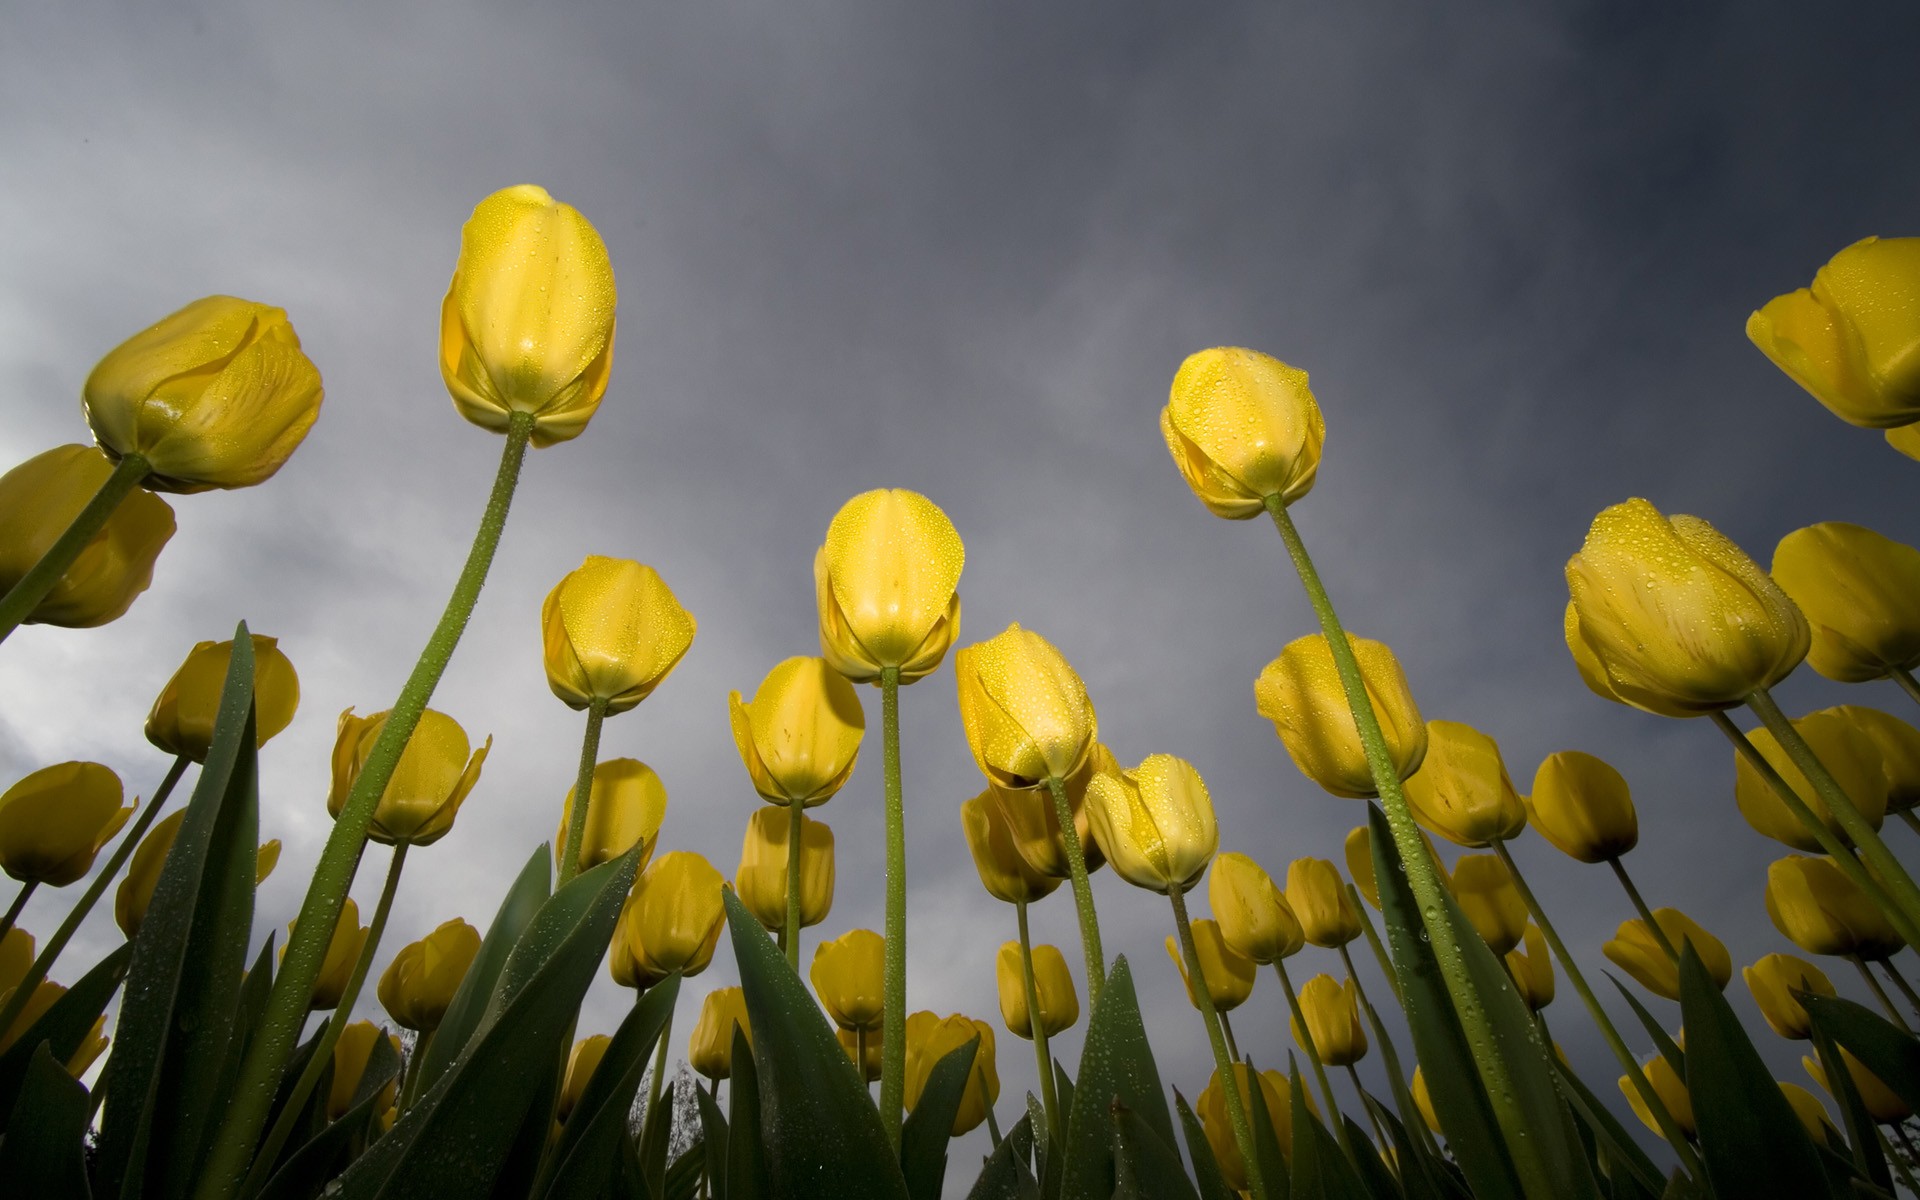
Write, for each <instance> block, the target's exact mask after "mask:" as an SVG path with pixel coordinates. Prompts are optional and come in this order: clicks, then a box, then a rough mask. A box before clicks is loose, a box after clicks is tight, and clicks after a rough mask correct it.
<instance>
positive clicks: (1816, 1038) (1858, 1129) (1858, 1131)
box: [1811, 1020, 1893, 1192]
mask: <svg viewBox="0 0 1920 1200" xmlns="http://www.w3.org/2000/svg"><path fill="white" fill-rule="evenodd" d="M1811 1024H1812V1026H1813V1028H1812V1030H1811V1033H1812V1034H1813V1038H1812V1040H1813V1052H1814V1053H1815V1054H1817V1055H1819V1056H1820V1065H1821V1066H1822V1067H1824V1068H1826V1072H1827V1090H1828V1091H1829V1092H1831V1093H1832V1094H1833V1098H1834V1101H1835V1102H1836V1103H1837V1104H1839V1106H1840V1116H1841V1118H1842V1119H1843V1120H1844V1121H1845V1122H1846V1126H1847V1141H1848V1142H1849V1143H1851V1149H1852V1151H1853V1162H1854V1165H1855V1166H1856V1167H1858V1168H1859V1171H1860V1174H1861V1175H1862V1176H1864V1177H1865V1178H1867V1179H1871V1180H1872V1181H1873V1182H1875V1183H1876V1184H1878V1185H1880V1187H1882V1188H1884V1189H1885V1190H1886V1191H1888V1192H1892V1191H1893V1176H1892V1175H1891V1174H1890V1173H1889V1171H1888V1169H1887V1158H1886V1155H1885V1154H1883V1153H1881V1150H1880V1133H1879V1130H1878V1129H1877V1128H1876V1127H1875V1125H1874V1121H1873V1114H1872V1113H1870V1112H1868V1111H1867V1105H1866V1102H1865V1101H1863V1100H1862V1099H1860V1089H1859V1088H1857V1087H1855V1086H1854V1083H1853V1072H1851V1071H1849V1070H1847V1069H1846V1066H1845V1063H1844V1061H1843V1060H1842V1059H1841V1057H1840V1048H1839V1046H1838V1044H1837V1043H1835V1042H1834V1040H1833V1037H1832V1036H1831V1035H1830V1034H1828V1033H1827V1031H1826V1029H1825V1027H1824V1026H1823V1025H1822V1023H1821V1022H1820V1021H1818V1020H1815V1021H1813V1022H1811ZM1856 1057H1857V1056H1856Z"/></svg>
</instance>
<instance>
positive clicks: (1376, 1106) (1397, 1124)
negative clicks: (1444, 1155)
mask: <svg viewBox="0 0 1920 1200" xmlns="http://www.w3.org/2000/svg"><path fill="white" fill-rule="evenodd" d="M1366 1100H1367V1108H1368V1111H1370V1112H1372V1114H1373V1119H1374V1120H1376V1121H1378V1122H1380V1125H1381V1127H1382V1128H1383V1129H1385V1130H1386V1134H1387V1140H1388V1141H1389V1142H1390V1143H1392V1146H1393V1157H1394V1162H1395V1163H1397V1164H1398V1165H1399V1168H1400V1182H1399V1191H1400V1194H1401V1195H1403V1196H1405V1197H1406V1200H1443V1198H1444V1197H1450V1196H1454V1195H1456V1194H1457V1195H1458V1196H1459V1197H1460V1198H1461V1200H1469V1198H1468V1197H1467V1194H1466V1191H1465V1189H1459V1190H1458V1191H1457V1193H1456V1190H1455V1189H1454V1188H1453V1187H1452V1186H1451V1182H1452V1181H1451V1180H1449V1179H1448V1178H1447V1177H1446V1175H1445V1173H1444V1172H1442V1171H1440V1170H1439V1169H1438V1168H1437V1166H1436V1164H1435V1162H1434V1160H1433V1157H1432V1156H1431V1155H1430V1154H1428V1153H1427V1149H1426V1146H1425V1145H1424V1144H1422V1143H1421V1141H1420V1140H1419V1139H1418V1138H1416V1137H1415V1136H1414V1135H1413V1134H1411V1133H1409V1132H1408V1131H1407V1127H1406V1124H1405V1123H1404V1122H1402V1121H1401V1120H1400V1118H1399V1117H1398V1116H1396V1115H1394V1112H1393V1110H1392V1109H1390V1108H1388V1107H1387V1106H1386V1105H1385V1104H1382V1103H1381V1102H1380V1101H1379V1099H1378V1098H1376V1097H1373V1096H1368V1097H1367V1098H1366ZM1387 1194H1388V1195H1392V1194H1393V1193H1391V1192H1389V1193H1387Z"/></svg>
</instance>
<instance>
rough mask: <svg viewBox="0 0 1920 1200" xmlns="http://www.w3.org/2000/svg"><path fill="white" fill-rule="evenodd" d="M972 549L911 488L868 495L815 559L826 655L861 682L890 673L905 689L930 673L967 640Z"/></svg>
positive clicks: (835, 527)
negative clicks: (966, 572) (965, 594)
mask: <svg viewBox="0 0 1920 1200" xmlns="http://www.w3.org/2000/svg"><path fill="white" fill-rule="evenodd" d="M966 561H967V549H966V546H964V545H963V544H962V543H961V541H960V534H959V531H957V530H956V529H954V527H953V522H952V521H950V520H948V519H947V514H946V513H944V512H941V511H940V506H939V505H937V504H935V503H934V502H933V501H931V500H929V499H927V498H926V497H925V496H922V495H920V494H919V493H918V492H909V491H907V490H906V489H904V488H893V489H887V488H881V489H878V490H876V491H871V492H862V493H860V494H859V495H858V496H855V497H854V498H853V499H851V500H849V501H847V502H846V503H845V504H844V505H842V506H841V507H840V511H839V512H837V513H835V514H834V516H833V521H832V522H831V523H830V524H829V525H828V526H827V540H826V541H825V542H824V543H822V545H821V546H820V550H819V552H818V553H816V554H815V555H814V557H813V583H814V593H815V596H816V598H817V599H818V600H819V604H820V652H821V653H822V654H824V655H825V656H826V659H827V661H828V662H829V663H831V664H833V669H834V670H836V671H838V672H840V673H841V674H842V675H845V676H846V677H847V678H848V679H851V680H853V681H854V682H855V683H874V682H877V681H878V680H879V678H880V673H881V672H882V671H883V670H885V669H886V668H888V667H894V668H897V669H898V670H899V672H900V682H901V683H912V682H913V681H914V680H916V679H919V678H921V677H922V676H925V675H929V674H932V673H933V671H934V670H936V669H937V668H938V667H939V666H940V660H941V659H943V658H945V657H946V656H947V647H949V646H951V645H953V642H954V639H955V638H957V637H959V636H960V597H959V595H958V594H957V593H956V592H955V591H954V589H955V588H956V587H958V586H959V584H960V570H961V568H962V567H963V566H965V565H966Z"/></svg>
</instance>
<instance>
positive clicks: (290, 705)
mask: <svg viewBox="0 0 1920 1200" xmlns="http://www.w3.org/2000/svg"><path fill="white" fill-rule="evenodd" d="M252 636H253V733H254V744H255V745H256V746H264V745H266V744H267V742H268V741H269V740H271V739H272V738H273V736H274V735H275V734H277V733H279V732H280V731H281V730H283V729H285V728H286V727H287V726H289V725H291V724H293V714H294V711H295V710H296V709H298V708H299V707H300V677H299V676H298V675H296V674H295V673H294V670H293V663H292V662H290V661H288V659H287V656H286V654H285V653H284V652H282V651H281V649H280V643H279V641H278V640H277V639H275V638H270V637H261V636H260V635H259V634H257V633H256V634H254V635H252ZM232 661H233V641H232V639H231V638H229V639H228V640H227V641H224V642H201V643H199V644H198V645H196V646H194V648H193V649H192V650H190V651H188V652H187V658H186V661H185V662H183V663H181V664H180V669H179V670H177V671H175V672H174V673H173V678H171V679H169V680H167V686H165V687H163V688H161V689H160V695H159V696H158V697H156V698H155V699H154V702H153V708H152V709H150V710H149V711H148V712H147V740H148V741H149V742H152V743H153V744H154V745H156V746H158V747H159V748H160V749H162V750H165V751H166V752H167V753H168V754H178V755H182V756H184V757H186V758H188V759H190V760H192V761H193V762H197V763H203V762H206V761H207V750H208V749H209V748H210V747H211V746H212V744H213V722H214V720H215V718H217V717H218V716H219V715H220V692H221V689H222V688H224V687H225V686H226V682H227V666H228V664H229V663H231V662H232Z"/></svg>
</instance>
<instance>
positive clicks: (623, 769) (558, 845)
mask: <svg viewBox="0 0 1920 1200" xmlns="http://www.w3.org/2000/svg"><path fill="white" fill-rule="evenodd" d="M573 791H574V789H572V788H568V789H567V798H566V800H565V802H564V803H563V804H562V805H561V807H560V829H559V832H557V833H555V834H554V835H553V862H554V865H555V866H556V867H558V866H559V865H560V859H561V856H562V855H564V854H565V853H566V850H565V849H564V847H565V846H566V844H567V828H568V826H569V825H570V824H571V823H572V821H573ZM666 818H667V785H666V784H664V783H661V782H660V776H658V775H656V774H655V773H654V770H653V768H652V767H650V766H648V765H647V764H645V763H643V762H641V761H640V760H639V759H637V758H609V759H606V760H604V761H602V762H601V763H599V764H598V765H597V766H595V767H594V768H593V788H592V792H591V795H590V797H589V799H588V800H587V823H586V826H585V828H583V829H582V830H581V831H580V857H579V863H580V870H582V871H590V870H592V869H593V868H594V867H597V866H599V865H600V864H601V863H603V862H611V861H612V860H614V859H616V858H619V857H620V856H621V855H622V854H625V853H626V852H627V851H629V850H631V849H633V848H634V846H635V845H638V846H640V847H641V849H640V862H639V865H638V866H637V867H636V868H635V870H638V871H644V870H646V869H647V863H648V862H649V861H650V860H651V859H652V858H653V847H654V843H655V842H657V841H658V840H659V837H660V823H661V822H662V821H664V820H666Z"/></svg>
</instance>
